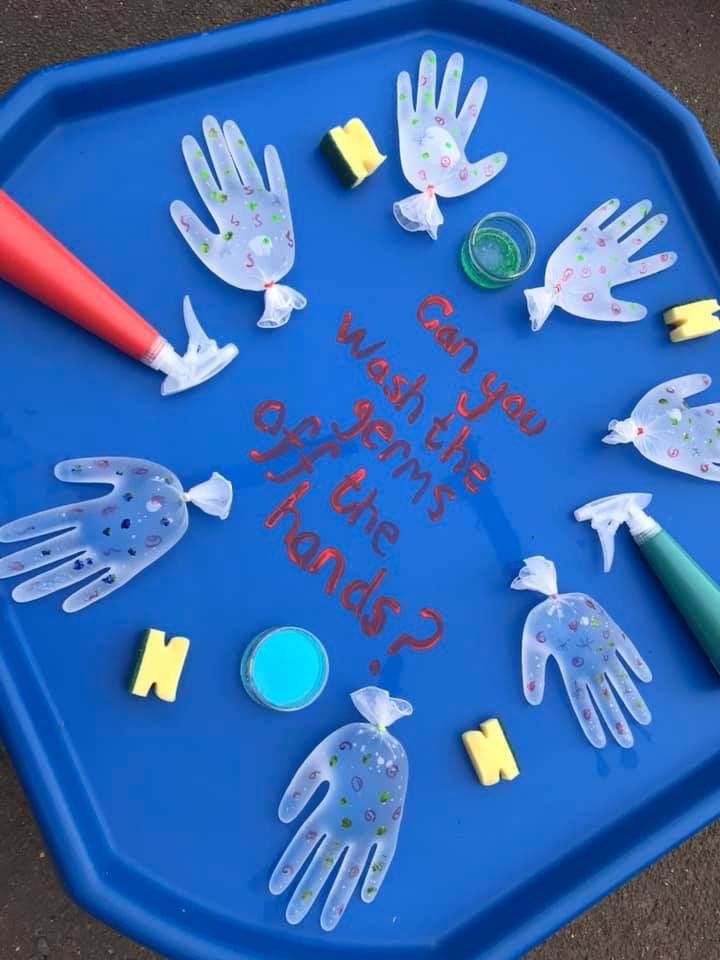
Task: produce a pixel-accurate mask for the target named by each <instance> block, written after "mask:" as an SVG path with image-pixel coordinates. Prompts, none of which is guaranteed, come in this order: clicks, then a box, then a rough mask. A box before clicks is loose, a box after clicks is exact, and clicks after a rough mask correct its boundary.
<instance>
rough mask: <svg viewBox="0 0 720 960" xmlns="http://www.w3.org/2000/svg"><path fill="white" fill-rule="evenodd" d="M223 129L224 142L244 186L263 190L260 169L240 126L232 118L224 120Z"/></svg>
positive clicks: (249, 188) (263, 185)
mask: <svg viewBox="0 0 720 960" xmlns="http://www.w3.org/2000/svg"><path fill="white" fill-rule="evenodd" d="M223 131H224V133H225V142H226V143H227V146H228V150H229V151H230V153H231V155H232V158H233V160H234V161H235V166H236V167H237V171H238V173H239V174H240V179H241V180H242V182H243V184H244V186H246V187H247V188H248V191H250V190H264V189H265V184H264V183H263V178H262V176H261V175H260V170H259V169H258V165H257V164H256V163H255V159H254V157H253V155H252V153H251V152H250V147H248V145H247V142H246V140H245V137H244V136H243V133H242V130H241V129H240V127H239V126H238V125H237V124H236V123H235V121H234V120H226V121H225V123H224V124H223ZM248 191H246V192H248ZM250 195H251V194H250V193H248V196H250Z"/></svg>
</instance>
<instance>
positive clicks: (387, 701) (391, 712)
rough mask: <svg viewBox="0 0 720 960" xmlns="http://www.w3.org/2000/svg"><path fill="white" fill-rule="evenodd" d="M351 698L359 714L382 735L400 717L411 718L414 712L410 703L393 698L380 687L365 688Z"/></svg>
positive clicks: (351, 695)
mask: <svg viewBox="0 0 720 960" xmlns="http://www.w3.org/2000/svg"><path fill="white" fill-rule="evenodd" d="M350 698H351V700H352V702H353V704H354V705H355V709H356V710H357V711H358V713H361V714H362V715H363V716H364V717H365V719H366V720H367V721H368V722H369V723H372V724H373V725H374V726H375V727H377V729H378V730H379V731H380V732H381V733H382V732H384V731H385V730H386V729H387V728H388V727H389V726H391V725H392V724H393V723H395V721H396V720H399V719H400V717H409V716H410V714H411V713H412V712H413V708H412V704H411V703H409V701H407V700H400V699H398V698H396V697H391V696H390V694H389V693H388V691H387V690H382V689H381V688H380V687H363V688H362V689H361V690H355V692H354V693H351V694H350Z"/></svg>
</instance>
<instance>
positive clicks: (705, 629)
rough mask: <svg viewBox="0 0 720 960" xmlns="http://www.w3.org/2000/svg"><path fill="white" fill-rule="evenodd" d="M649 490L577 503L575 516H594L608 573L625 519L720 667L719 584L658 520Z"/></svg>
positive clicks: (592, 519)
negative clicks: (650, 508) (650, 509)
mask: <svg viewBox="0 0 720 960" xmlns="http://www.w3.org/2000/svg"><path fill="white" fill-rule="evenodd" d="M651 500H652V495H651V494H649V493H618V494H615V495H614V496H612V497H602V498H601V499H600V500H593V501H592V502H591V503H586V504H585V506H584V507H578V509H577V510H576V511H575V519H576V520H579V521H583V520H589V521H590V526H591V527H592V528H593V530H595V531H596V533H597V535H598V537H599V538H600V545H601V547H602V552H603V569H604V571H605V573H607V572H608V570H610V568H611V567H612V562H613V557H614V555H615V533H616V532H617V529H618V527H619V526H620V525H621V524H622V523H626V524H627V528H628V530H629V531H630V535H631V537H632V538H633V540H634V541H635V543H636V544H637V545H638V547H639V548H640V552H641V553H642V554H643V556H644V557H645V559H646V560H647V562H648V563H649V564H650V566H651V568H652V571H653V573H654V574H655V576H656V577H657V578H658V580H659V581H660V582H661V583H662V585H663V587H665V590H666V592H667V594H668V596H669V597H670V599H671V600H672V602H673V603H674V605H675V607H676V608H677V610H678V612H679V613H680V615H681V616H682V617H683V619H684V620H685V622H686V623H687V625H688V627H689V628H690V630H692V632H693V634H694V635H695V637H697V639H698V641H699V643H700V644H701V646H702V648H703V650H704V651H705V653H706V654H707V656H708V657H709V659H710V662H711V663H712V665H713V666H714V667H715V669H716V670H717V671H718V673H720V586H719V585H718V584H717V583H716V582H715V581H714V580H713V579H712V577H710V576H709V575H708V574H707V573H705V571H704V570H703V569H702V568H701V567H699V566H698V565H697V563H695V561H694V560H693V558H692V557H691V556H689V555H688V554H687V553H686V552H685V551H684V550H683V548H682V547H681V546H680V544H679V543H677V542H676V541H675V540H673V538H672V537H671V536H670V534H669V533H667V532H666V531H665V530H663V528H662V527H661V526H660V524H659V523H658V522H657V520H654V519H653V518H652V517H650V516H648V515H647V514H646V513H645V507H647V506H648V504H649V503H650V501H651Z"/></svg>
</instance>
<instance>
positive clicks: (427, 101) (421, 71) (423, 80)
mask: <svg viewBox="0 0 720 960" xmlns="http://www.w3.org/2000/svg"><path fill="white" fill-rule="evenodd" d="M436 72H437V57H436V56H435V51H434V50H426V51H425V53H424V54H423V55H422V57H421V58H420V66H419V68H418V90H417V104H416V107H415V110H416V112H417V113H420V112H421V111H422V112H423V113H425V114H431V113H433V114H434V113H437V109H436V107H435V86H436Z"/></svg>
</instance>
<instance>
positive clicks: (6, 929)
mask: <svg viewBox="0 0 720 960" xmlns="http://www.w3.org/2000/svg"><path fill="white" fill-rule="evenodd" d="M508 2H509V0H508ZM310 5H311V4H310V3H309V2H308V3H303V2H292V0H245V2H243V0H203V2H200V3H197V2H191V0H0V92H2V91H4V90H6V89H8V88H9V87H10V86H12V85H13V84H14V83H15V82H17V80H19V79H20V78H21V77H22V76H24V75H25V74H26V73H28V72H30V71H31V70H35V69H37V68H38V67H42V66H46V65H48V64H51V63H56V62H61V61H65V60H73V59H76V58H78V57H83V56H90V55H92V54H98V53H105V52H107V51H108V50H115V49H121V48H124V47H129V46H134V45H136V44H142V43H149V42H151V41H156V40H161V39H164V38H167V37H175V36H179V35H181V34H185V33H194V32H197V31H200V30H208V29H212V28H213V27H217V26H224V25H226V24H230V23H235V22H237V21H238V20H241V19H244V18H246V17H255V16H262V15H264V14H268V13H278V12H281V11H283V10H288V9H292V8H294V7H300V6H310ZM529 6H532V7H535V8H536V9H538V10H542V11H543V12H544V13H548V14H550V15H552V16H555V17H557V18H558V19H560V20H563V21H565V22H566V23H569V24H571V25H572V26H574V27H577V28H578V29H580V30H583V31H584V32H585V33H589V34H590V35H591V36H593V37H594V38H595V39H597V40H600V41H601V42H602V43H605V44H606V45H607V46H609V47H611V48H612V49H613V50H616V51H617V52H618V53H620V54H622V55H623V56H625V57H626V58H627V59H628V60H631V61H632V62H633V63H635V64H636V65H637V66H639V67H641V68H642V69H643V70H645V71H647V73H649V74H650V75H651V76H653V77H655V79H656V80H658V81H659V82H660V83H661V84H663V86H665V87H666V88H667V89H668V90H670V91H671V92H672V93H674V94H675V95H676V96H677V97H679V99H681V100H682V101H683V102H684V103H685V104H687V105H688V106H689V107H690V108H691V109H692V110H693V111H694V112H695V113H696V114H697V116H698V117H699V118H700V120H701V121H702V123H703V124H704V126H705V130H706V131H707V133H708V136H709V137H710V140H711V142H712V144H713V146H714V148H715V150H716V152H717V151H719V150H720V104H719V103H718V92H719V84H718V57H719V52H718V51H720V3H719V2H718V0H532V2H530V3H529ZM718 863H720V824H715V825H714V826H711V827H709V828H708V829H706V830H705V831H703V832H702V833H700V834H698V835H697V836H696V837H695V838H693V839H692V840H690V841H689V842H688V843H686V844H685V845H684V846H682V847H680V848H679V849H677V850H676V851H674V852H673V853H671V854H670V855H669V856H667V857H665V858H664V859H663V860H661V861H660V862H659V863H657V864H655V865H654V866H653V867H651V868H650V869H649V870H647V871H645V873H643V874H641V875H640V876H639V877H636V878H635V879H634V880H632V881H631V882H630V883H628V884H626V885H625V886H624V887H622V888H621V889H620V890H617V891H616V892H615V893H613V894H612V895H611V896H609V897H607V898H606V899H605V900H603V901H602V902H601V903H599V904H598V905H597V906H595V907H594V908H593V909H592V910H590V911H588V912H587V913H586V914H584V915H583V916H582V917H580V918H579V919H577V920H575V921H574V923H572V924H570V925H569V926H567V927H566V928H565V929H564V930H562V931H560V932H559V933H558V934H556V935H555V936H554V937H552V938H551V939H550V940H548V941H547V942H546V943H545V944H543V945H542V946H541V947H539V948H538V949H536V950H534V951H533V952H532V953H531V954H529V955H528V960H566V958H567V960H569V958H573V960H585V958H587V960H590V958H593V960H638V958H643V957H651V958H652V960H716V958H720V901H719V900H718V877H717V866H716V865H717V864H718ZM77 957H82V958H83V960H152V958H158V955H157V954H153V953H150V952H149V951H147V950H144V949H142V948H141V947H138V946H136V945H135V944H133V943H131V942H130V941H128V940H125V939H124V938H122V937H119V936H118V935H117V934H115V933H113V932H112V931H110V930H108V929H107V928H106V927H104V926H103V925H102V924H99V923H97V922H96V921H94V920H91V919H90V918H89V917H88V916H87V915H86V914H84V913H82V912H81V911H79V910H78V909H77V908H76V907H75V906H74V905H73V904H72V903H71V902H70V901H69V900H68V899H67V897H66V896H65V894H64V893H63V892H62V890H61V889H60V886H59V884H58V882H57V879H56V877H55V874H54V872H53V869H52V865H51V864H50V862H49V859H48V856H47V855H46V853H45V848H44V845H43V842H42V840H41V838H40V836H39V834H38V831H37V828H36V827H35V824H34V823H33V820H32V817H31V815H30V813H29V811H28V808H27V805H26V803H25V799H24V797H23V794H22V791H21V790H20V787H19V785H18V783H17V780H16V779H15V776H14V773H13V771H12V768H11V766H10V763H9V760H8V759H7V756H6V755H5V754H4V753H3V752H2V749H1V748H0V960H13V958H17V960H45V958H51V960H75V958H77ZM158 960H159V958H158ZM380 960H383V958H380ZM448 960H449V958H448Z"/></svg>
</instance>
